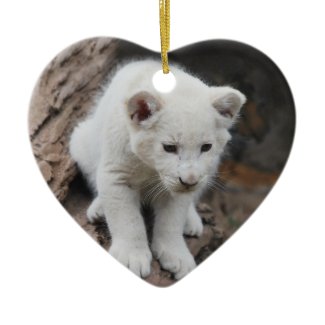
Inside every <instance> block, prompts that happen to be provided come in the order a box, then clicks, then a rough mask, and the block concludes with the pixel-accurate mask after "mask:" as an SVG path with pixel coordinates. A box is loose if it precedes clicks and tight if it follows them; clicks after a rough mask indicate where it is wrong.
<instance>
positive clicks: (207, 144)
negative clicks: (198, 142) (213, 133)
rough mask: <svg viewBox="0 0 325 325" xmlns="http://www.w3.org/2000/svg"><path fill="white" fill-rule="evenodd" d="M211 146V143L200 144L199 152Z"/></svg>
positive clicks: (205, 150) (207, 149)
mask: <svg viewBox="0 0 325 325" xmlns="http://www.w3.org/2000/svg"><path fill="white" fill-rule="evenodd" d="M211 148H212V144H211V143H205V144H203V145H202V147H201V152H207V151H209V150H210V149H211Z"/></svg>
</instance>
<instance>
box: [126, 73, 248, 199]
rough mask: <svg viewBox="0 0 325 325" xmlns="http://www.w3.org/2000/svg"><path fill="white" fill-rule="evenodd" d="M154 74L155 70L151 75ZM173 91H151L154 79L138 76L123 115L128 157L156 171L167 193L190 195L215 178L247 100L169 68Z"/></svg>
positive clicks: (241, 95)
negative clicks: (172, 80) (126, 121)
mask: <svg viewBox="0 0 325 325" xmlns="http://www.w3.org/2000/svg"><path fill="white" fill-rule="evenodd" d="M153 71H154V70H153ZM172 71H173V73H174V75H175V77H176V81H177V84H176V87H175V88H174V90H173V91H171V92H170V93H159V92H158V91H157V90H155V89H154V87H153V85H152V82H151V79H150V78H148V77H146V75H149V76H151V75H152V73H151V72H150V71H147V72H146V73H144V74H143V75H141V74H140V75H139V76H138V79H139V80H138V82H136V83H135V85H136V86H135V87H134V89H132V95H131V96H130V97H129V98H128V99H127V101H126V112H127V115H126V116H127V120H128V128H129V133H130V141H131V147H132V151H133V152H134V153H135V154H136V155H137V156H138V157H139V158H140V159H141V160H142V161H143V162H144V163H145V164H147V165H148V166H150V167H151V168H153V169H155V170H156V171H157V172H158V174H159V176H160V179H161V181H162V183H163V184H164V186H165V187H166V189H167V190H168V191H170V192H173V193H175V192H191V191H195V190H197V189H199V188H202V187H203V186H204V185H206V184H207V182H208V180H209V179H210V178H211V176H213V175H215V173H216V169H217V166H218V163H219V161H220V157H221V155H222V153H223V150H224V147H225V145H226V143H227V142H228V141H229V139H230V137H231V136H230V133H229V132H228V129H229V128H230V127H231V126H232V124H233V123H234V121H235V119H236V117H237V115H238V113H239V111H240V108H241V107H242V105H243V104H244V102H245V100H246V98H245V96H244V95H243V94H242V93H241V92H239V91H238V90H235V89H233V88H231V87H209V86H207V85H206V84H204V83H203V82H202V81H201V80H199V79H197V78H195V77H193V76H191V75H189V74H187V73H185V72H184V71H182V70H180V69H177V68H173V69H172ZM146 79H147V80H146Z"/></svg>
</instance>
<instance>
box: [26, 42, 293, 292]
mask: <svg viewBox="0 0 325 325" xmlns="http://www.w3.org/2000/svg"><path fill="white" fill-rule="evenodd" d="M144 58H155V59H157V60H160V54H159V53H154V52H152V51H149V50H147V49H145V48H143V47H140V46H138V45H135V44H132V43H129V42H126V41H123V40H118V39H110V38H93V39H88V40H84V41H81V42H79V43H77V44H75V45H72V46H71V47H69V48H67V49H66V50H64V51H63V52H61V53H60V54H58V55H57V56H56V57H55V58H54V59H53V60H52V61H51V62H50V63H49V65H48V66H47V67H46V68H45V70H44V71H43V73H42V75H41V77H40V79H39V81H38V83H37V85H36V86H35V89H34V93H33V96H32V100H31V105H30V111H29V132H30V139H31V143H32V148H33V152H34V155H35V158H36V160H37V162H38V165H39V167H40V170H41V172H42V174H43V176H44V178H45V180H46V181H47V183H48V185H49V187H50V188H51V190H52V191H53V193H54V195H55V196H56V197H57V199H58V200H59V201H60V202H61V203H62V204H63V206H64V207H65V209H66V210H67V211H68V212H69V214H70V215H71V216H72V217H73V218H74V219H75V220H76V221H77V222H78V223H79V224H80V226H81V227H83V229H85V230H86V231H87V232H88V233H89V234H90V235H91V236H92V237H93V238H94V239H95V240H96V241H97V242H98V243H99V244H100V245H101V246H103V247H104V248H105V249H108V248H109V245H110V235H109V230H108V229H107V226H106V223H105V222H104V221H103V220H100V221H98V222H97V223H96V224H94V225H92V224H89V223H88V222H87V220H86V215H85V212H86V209H87V208H88V205H89V204H90V202H91V200H92V195H91V193H90V192H89V190H88V188H87V185H86V183H85V181H84V179H83V178H82V175H81V174H80V173H79V171H78V168H77V166H76V165H75V163H74V162H73V161H72V160H71V158H70V156H69V153H68V141H69V136H70V134H71V132H72V129H73V128H74V126H75V125H76V124H77V123H78V122H79V121H81V120H82V119H84V118H85V117H86V116H87V114H88V113H89V110H90V109H91V107H92V104H93V101H94V97H95V96H96V95H98V93H99V92H100V90H101V86H102V85H103V84H104V83H106V82H107V81H108V80H109V78H110V77H111V76H112V75H113V74H114V72H115V71H116V68H117V67H118V66H119V65H122V64H124V63H126V62H127V61H129V60H131V59H132V60H137V59H144ZM169 58H170V62H171V63H176V64H178V65H181V66H183V67H184V69H185V70H187V71H188V72H189V73H192V74H194V75H195V76H197V77H198V78H200V79H202V80H203V81H205V82H206V83H207V84H209V85H220V86H221V85H230V86H232V87H234V88H236V89H238V90H240V91H241V92H243V93H244V94H245V95H246V97H247V99H248V101H247V103H246V104H245V106H244V107H243V109H242V111H241V117H240V119H239V120H238V123H237V124H236V125H235V126H234V127H233V129H232V130H231V133H232V135H233V137H232V140H231V142H229V144H228V145H227V148H226V152H225V155H224V158H223V161H222V164H221V166H220V169H219V172H218V175H217V176H218V184H219V186H218V187H219V189H218V190H214V191H211V190H210V191H207V192H206V193H205V194H204V196H203V197H202V199H201V201H200V202H199V203H198V206H197V209H198V212H199V213H200V215H201V217H202V219H203V222H204V225H205V226H204V233H203V235H202V236H201V237H200V238H186V240H187V243H188V245H189V247H190V250H191V252H192V254H193V255H194V256H195V259H196V261H197V263H201V262H202V261H203V260H204V259H206V258H207V257H208V256H209V255H210V254H211V253H213V252H214V251H215V250H216V249H217V248H218V247H219V246H220V245H221V244H223V243H224V242H225V241H226V240H227V239H228V238H229V237H230V236H231V235H232V234H233V233H234V232H235V231H236V230H237V229H238V228H239V227H240V226H241V225H242V224H243V223H244V222H245V221H246V220H247V218H249V217H250V216H251V214H252V213H253V212H254V211H255V210H256V208H257V207H258V206H259V204H260V203H261V202H262V201H263V199H264V198H265V197H266V196H267V194H268V193H269V191H270V190H271V189H272V187H273V185H274V184H275V182H276V181H277V179H278V177H279V176H280V174H281V172H282V170H283V168H284V166H285V163H286V161H287V159H288V156H289V153H290V149H291V146H292V142H293V137H294V129H295V108H294V102H293V98H292V94H291V91H290V89H289V87H288V84H287V82H286V80H285V78H284V77H283V75H282V73H281V71H280V70H279V69H278V68H277V66H276V65H275V64H274V63H273V62H272V61H271V60H270V59H269V58H268V57H267V56H265V55H264V54H263V53H261V52H259V51H258V50H256V49H254V48H252V47H250V46H248V45H245V44H242V43H238V42H233V41H227V40H214V41H213V40H212V41H205V42H201V43H196V44H194V45H190V46H187V47H184V48H181V49H179V50H176V51H173V52H171V53H170V55H169ZM143 212H144V216H145V220H146V224H147V228H148V233H149V237H150V233H151V226H152V219H153V217H154V216H153V215H152V211H150V210H148V209H144V211H143ZM146 280H147V281H148V282H150V283H152V284H155V285H158V286H167V285H170V284H172V283H174V282H175V280H174V279H173V277H172V275H171V274H170V273H168V272H166V271H164V270H161V269H160V267H159V264H158V263H157V261H153V271H152V274H151V275H150V276H149V277H148V278H147V279H146Z"/></svg>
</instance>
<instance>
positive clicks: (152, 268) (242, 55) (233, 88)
mask: <svg viewBox="0 0 325 325" xmlns="http://www.w3.org/2000/svg"><path fill="white" fill-rule="evenodd" d="M169 61H170V69H171V72H172V73H173V74H174V76H175V78H176V86H175V88H174V89H173V90H171V91H170V92H159V91H158V90H157V89H155V87H154V86H153V83H152V77H153V74H154V72H156V71H158V70H159V69H160V64H161V63H160V54H159V53H155V52H152V51H150V50H147V49H145V48H143V47H140V46H138V45H135V44H132V43H129V42H127V41H124V40H119V39H114V38H93V39H88V40H84V41H81V42H79V43H77V44H75V45H72V46H71V47H69V48H67V49H66V50H64V51H63V52H61V53H60V54H59V55H57V56H56V57H55V58H54V59H53V60H52V61H51V63H50V64H49V65H48V66H47V67H46V69H45V70H44V72H43V73H42V75H41V77H40V79H39V81H38V83H37V85H36V87H35V90H34V93H33V96H32V100H31V106H30V112H29V132H30V139H31V143H32V148H33V152H34V155H35V157H36V160H37V163H38V165H39V167H40V170H41V172H42V174H43V176H44V178H45V181H46V182H47V183H48V185H49V187H50V188H51V190H52V191H53V193H54V195H55V196H56V198H57V199H58V201H59V202H60V203H61V204H62V205H63V206H64V207H65V209H66V210H67V211H68V213H70V214H71V216H72V217H73V218H74V219H75V220H76V221H77V223H79V225H80V226H81V227H82V228H83V229H84V230H85V231H86V232H88V233H89V234H90V235H91V236H92V237H93V238H94V239H95V240H96V241H97V242H98V243H99V244H100V245H101V246H103V247H104V248H105V249H107V250H108V251H109V252H110V253H111V254H112V255H113V256H114V257H115V258H116V259H117V260H118V261H119V262H121V263H122V264H124V265H125V266H127V267H128V268H129V269H130V270H131V271H133V272H134V273H135V274H137V275H139V276H141V277H142V278H144V279H145V280H146V281H148V282H149V283H152V284H155V285H158V286H168V285H170V284H173V283H175V281H177V280H178V279H180V278H182V277H183V276H185V275H186V274H188V273H189V272H190V271H191V270H192V269H194V268H195V266H196V265H197V264H200V263H201V262H202V261H204V260H205V259H206V258H207V257H208V256H209V255H210V254H211V253H213V252H214V251H215V250H216V249H217V248H218V247H219V246H220V245H221V244H223V243H224V242H225V241H226V240H227V239H228V238H229V237H230V236H231V235H232V234H233V233H234V232H235V231H236V230H237V229H238V228H239V227H240V226H241V225H242V224H243V223H244V222H245V221H246V220H247V218H248V217H250V215H251V214H252V213H253V212H254V211H255V210H256V208H257V207H258V206H259V205H260V204H261V202H262V201H263V200H264V198H265V197H266V196H267V194H268V193H269V191H270V190H271V189H272V187H273V186H274V184H275V182H276V181H277V179H278V177H279V175H280V174H281V172H282V170H283V168H284V166H285V163H286V161H287V158H288V155H289V152H290V149H291V145H292V142H293V136H294V128H295V109H294V102H293V98H292V95H291V92H290V89H289V87H288V84H287V82H286V80H285V78H284V77H283V75H282V73H281V72H280V70H279V69H278V68H277V66H276V65H275V64H274V63H273V62H272V61H271V60H270V59H269V58H268V57H267V56H265V55H264V54H263V53H261V52H260V51H258V50H256V49H254V48H252V47H250V46H248V45H245V44H242V43H238V42H234V41H226V40H211V41H205V42H201V43H197V44H193V45H190V46H187V47H184V48H181V49H179V50H175V51H172V52H170V53H169Z"/></svg>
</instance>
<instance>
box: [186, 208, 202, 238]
mask: <svg viewBox="0 0 325 325" xmlns="http://www.w3.org/2000/svg"><path fill="white" fill-rule="evenodd" d="M202 232H203V223H202V219H201V217H200V216H199V215H198V213H197V212H196V211H195V210H194V209H190V211H189V213H188V216H187V219H186V223H185V227H184V234H185V235H188V236H197V237H200V236H201V235H202Z"/></svg>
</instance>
